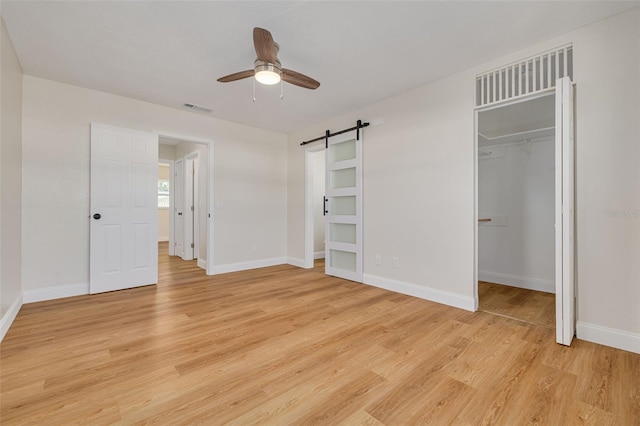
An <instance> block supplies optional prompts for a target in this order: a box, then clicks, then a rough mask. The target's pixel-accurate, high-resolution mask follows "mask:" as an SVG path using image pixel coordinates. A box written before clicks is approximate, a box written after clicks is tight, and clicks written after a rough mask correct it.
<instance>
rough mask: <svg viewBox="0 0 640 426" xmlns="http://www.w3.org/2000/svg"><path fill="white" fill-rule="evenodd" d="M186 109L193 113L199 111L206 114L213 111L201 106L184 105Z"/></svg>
mask: <svg viewBox="0 0 640 426" xmlns="http://www.w3.org/2000/svg"><path fill="white" fill-rule="evenodd" d="M183 106H184V107H185V108H189V109H190V110H192V111H198V112H206V113H210V112H211V111H213V110H212V109H211V108H207V107H204V106H201V105H194V104H184V105H183Z"/></svg>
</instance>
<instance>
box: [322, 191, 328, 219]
mask: <svg viewBox="0 0 640 426" xmlns="http://www.w3.org/2000/svg"><path fill="white" fill-rule="evenodd" d="M327 201H329V199H328V198H327V197H324V196H323V197H322V216H326V215H327V213H329V210H327Z"/></svg>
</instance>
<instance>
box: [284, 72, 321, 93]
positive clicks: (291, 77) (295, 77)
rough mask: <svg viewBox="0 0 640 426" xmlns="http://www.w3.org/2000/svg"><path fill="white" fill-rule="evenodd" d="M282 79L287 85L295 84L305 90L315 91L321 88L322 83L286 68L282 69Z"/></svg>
mask: <svg viewBox="0 0 640 426" xmlns="http://www.w3.org/2000/svg"><path fill="white" fill-rule="evenodd" d="M282 79H283V80H284V81H286V82H287V83H291V84H295V85H296V86H300V87H304V88H305V89H311V90H314V89H317V88H318V87H319V86H320V83H319V82H318V81H316V80H314V79H312V78H311V77H308V76H306V75H304V74H300V73H299V72H295V71H292V70H288V69H286V68H283V69H282Z"/></svg>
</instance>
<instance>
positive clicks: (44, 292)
mask: <svg viewBox="0 0 640 426" xmlns="http://www.w3.org/2000/svg"><path fill="white" fill-rule="evenodd" d="M85 294H89V283H80V284H67V285H61V286H58V287H46V288H41V289H38V290H27V291H25V292H23V299H24V303H34V302H42V301H44V300H53V299H62V298H63V297H72V296H82V295H85Z"/></svg>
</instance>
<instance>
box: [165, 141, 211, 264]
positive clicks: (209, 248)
mask: <svg viewBox="0 0 640 426" xmlns="http://www.w3.org/2000/svg"><path fill="white" fill-rule="evenodd" d="M154 133H156V134H157V135H158V136H159V138H166V139H172V140H176V141H180V142H190V143H198V144H202V145H206V146H207V152H208V158H207V162H208V168H207V215H208V218H207V259H206V267H205V270H206V274H207V275H213V261H214V247H213V241H214V229H215V226H214V224H215V216H214V208H213V206H214V205H215V204H214V194H215V192H214V187H213V186H214V159H215V156H214V147H215V143H214V140H213V139H208V138H201V137H197V136H188V135H184V134H178V133H174V132H169V131H165V130H154Z"/></svg>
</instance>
